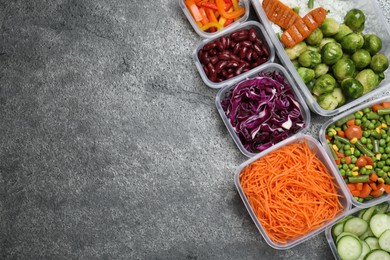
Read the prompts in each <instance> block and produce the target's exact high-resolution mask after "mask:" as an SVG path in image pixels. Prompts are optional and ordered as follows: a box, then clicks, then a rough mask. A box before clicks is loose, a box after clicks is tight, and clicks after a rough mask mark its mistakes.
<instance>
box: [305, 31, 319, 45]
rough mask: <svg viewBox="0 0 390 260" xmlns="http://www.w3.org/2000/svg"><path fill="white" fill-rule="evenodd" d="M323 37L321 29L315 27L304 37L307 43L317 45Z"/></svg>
mask: <svg viewBox="0 0 390 260" xmlns="http://www.w3.org/2000/svg"><path fill="white" fill-rule="evenodd" d="M323 38H324V35H323V33H322V31H321V30H320V29H319V28H316V29H315V30H314V31H313V32H312V33H311V34H310V35H309V36H308V37H307V38H306V39H305V41H306V43H307V44H309V45H319V44H320V43H321V41H322V39H323Z"/></svg>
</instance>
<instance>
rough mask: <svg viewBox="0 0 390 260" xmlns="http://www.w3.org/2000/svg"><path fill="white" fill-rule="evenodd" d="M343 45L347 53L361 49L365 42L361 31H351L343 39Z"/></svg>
mask: <svg viewBox="0 0 390 260" xmlns="http://www.w3.org/2000/svg"><path fill="white" fill-rule="evenodd" d="M340 43H341V46H342V48H343V51H345V52H346V53H354V52H356V51H357V50H359V49H361V48H362V47H363V44H364V38H363V35H362V34H361V33H350V34H348V35H346V36H344V37H343V38H342V39H341V42H340Z"/></svg>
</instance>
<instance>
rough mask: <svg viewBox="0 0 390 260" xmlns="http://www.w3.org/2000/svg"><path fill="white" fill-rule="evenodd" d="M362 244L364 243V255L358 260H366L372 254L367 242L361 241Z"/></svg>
mask: <svg viewBox="0 0 390 260" xmlns="http://www.w3.org/2000/svg"><path fill="white" fill-rule="evenodd" d="M361 242H362V253H361V254H360V256H359V258H358V259H357V260H364V258H365V257H366V255H367V254H368V253H370V251H371V248H370V247H369V246H368V244H367V243H366V242H364V241H361Z"/></svg>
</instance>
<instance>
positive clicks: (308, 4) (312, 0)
mask: <svg viewBox="0 0 390 260" xmlns="http://www.w3.org/2000/svg"><path fill="white" fill-rule="evenodd" d="M307 7H308V8H310V9H312V8H313V7H314V0H309V1H308V2H307Z"/></svg>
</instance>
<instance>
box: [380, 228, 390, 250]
mask: <svg viewBox="0 0 390 260" xmlns="http://www.w3.org/2000/svg"><path fill="white" fill-rule="evenodd" d="M378 242H379V246H380V247H381V249H383V250H386V251H387V252H390V229H388V230H386V231H385V232H383V233H382V235H381V236H380V237H379V239H378Z"/></svg>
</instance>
